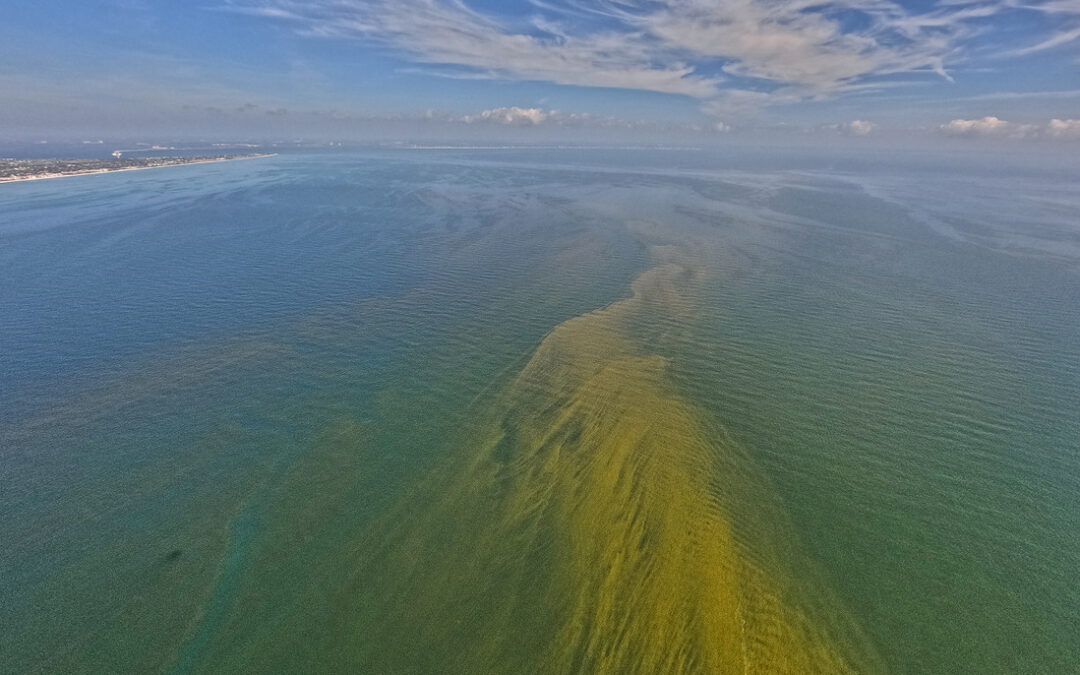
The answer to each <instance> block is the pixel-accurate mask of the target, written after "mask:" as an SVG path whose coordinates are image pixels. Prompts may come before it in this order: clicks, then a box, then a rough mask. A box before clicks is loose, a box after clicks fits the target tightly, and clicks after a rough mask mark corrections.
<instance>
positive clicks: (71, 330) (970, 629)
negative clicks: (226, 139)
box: [0, 150, 1080, 673]
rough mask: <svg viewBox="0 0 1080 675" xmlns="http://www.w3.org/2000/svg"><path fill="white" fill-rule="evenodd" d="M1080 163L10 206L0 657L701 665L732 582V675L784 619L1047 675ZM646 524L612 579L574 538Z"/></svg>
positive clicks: (917, 661)
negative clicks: (592, 375)
mask: <svg viewBox="0 0 1080 675" xmlns="http://www.w3.org/2000/svg"><path fill="white" fill-rule="evenodd" d="M1078 179H1080V170H1078V169H1076V168H1070V167H1055V169H1054V170H1053V171H1050V170H1040V169H1037V168H1033V167H1031V166H1023V165H1021V164H1020V163H1019V162H1017V163H1016V164H1015V165H1009V166H1008V167H1000V166H998V167H988V166H986V163H985V162H981V161H964V160H959V159H951V160H948V161H947V162H946V161H944V160H941V159H939V158H932V157H920V156H910V157H899V158H893V159H892V160H891V161H890V162H888V163H885V162H881V163H874V162H871V161H868V160H866V159H865V158H860V157H843V156H829V157H823V156H814V155H802V156H799V155H787V156H776V155H773V156H768V155H747V156H731V155H718V154H711V153H703V152H673V151H672V152H665V151H595V150H594V151H569V150H561V151H556V150H531V151H526V150H517V151H509V150H508V151H396V152H369V153H356V154H344V153H343V154H324V155H314V154H313V155H293V156H279V157H274V158H266V159H260V160H258V161H248V162H236V163H223V164H214V165H202V166H189V167H176V168H171V169H168V170H162V171H147V172H129V173H123V174H113V175H99V176H87V177H79V178H70V179H63V180H55V181H40V182H34V183H24V184H10V185H5V186H0V373H3V381H2V387H0V462H2V466H3V471H2V474H0V509H2V515H3V517H2V519H0V541H2V542H4V544H3V547H2V550H0V607H2V608H3V609H2V611H0V670H2V671H11V672H173V673H184V672H253V671H261V672H270V671H275V670H277V671H281V670H315V671H331V672H333V671H339V670H341V669H362V670H363V669H366V670H368V671H372V672H477V671H487V672H521V671H529V670H534V671H538V672H579V671H595V670H603V669H608V670H612V671H614V670H615V664H618V666H619V668H620V669H623V670H624V671H625V668H627V667H631V668H632V669H636V670H639V671H641V672H652V671H655V667H656V666H655V664H659V663H666V664H669V665H670V664H674V663H678V664H679V666H678V669H681V670H687V671H706V670H717V669H724V668H726V667H727V666H726V665H723V664H729V663H735V662H736V661H737V660H738V659H736V658H735V657H734V656H732V654H731V653H728V652H726V651H725V650H724V649H722V648H720V647H717V646H716V645H718V644H720V643H721V642H723V641H722V640H715V639H712V638H713V637H715V635H714V634H713V633H710V632H709V630H715V631H716V633H717V634H722V633H724V630H725V629H724V628H723V626H724V625H725V624H723V618H724V616H725V614H726V613H729V612H734V611H735V610H734V609H732V607H733V605H731V604H725V602H724V601H723V600H722V597H728V595H725V594H727V593H730V594H731V596H730V597H733V598H735V597H737V598H740V599H739V600H738V602H737V603H736V604H738V605H739V606H740V607H743V609H740V610H739V611H747V610H745V607H748V606H753V607H760V608H761V609H759V610H754V611H755V612H757V613H756V614H755V613H753V612H752V613H751V616H752V617H763V618H762V619H761V623H760V625H761V627H760V628H758V627H756V626H758V624H757V623H754V621H751V622H749V624H748V623H747V622H746V621H745V620H744V621H743V625H744V629H743V630H744V631H746V632H747V635H744V636H743V638H742V640H743V642H742V644H743V647H742V649H741V656H739V658H741V659H743V663H744V665H747V666H748V667H749V665H750V664H751V662H752V661H751V658H750V657H749V656H747V654H748V653H750V652H747V649H746V645H747V644H754V645H763V646H761V648H760V650H759V651H760V661H758V662H757V664H758V667H759V668H761V669H762V670H769V669H770V668H769V666H770V664H771V666H772V669H773V670H782V669H783V668H781V666H780V665H779V664H781V663H786V664H788V665H787V666H785V667H787V668H789V670H792V671H793V672H797V671H798V667H797V664H798V663H800V661H797V660H796V659H794V657H792V659H791V660H790V661H783V659H786V658H788V656H789V655H786V654H784V653H782V652H783V651H784V649H783V648H782V647H781V646H777V644H779V643H780V642H784V641H783V640H780V641H777V644H774V643H771V642H769V641H770V640H772V639H773V638H774V637H775V635H782V634H784V633H783V631H784V630H791V631H793V632H792V633H791V635H798V636H802V637H799V638H798V639H794V638H792V639H789V640H788V641H787V642H788V644H789V645H794V646H791V647H790V649H791V651H792V652H793V653H794V652H796V651H798V650H799V649H800V648H801V646H802V645H803V644H804V643H803V638H805V645H806V651H807V653H811V652H813V653H819V654H820V653H825V652H828V653H829V654H832V655H834V656H830V657H829V658H834V657H835V660H834V661H831V663H840V662H843V663H845V664H846V667H847V668H850V669H851V670H854V671H880V672H896V673H922V672H940V673H986V672H1009V673H1014V672H1032V673H1048V672H1052V673H1058V672H1061V673H1065V672H1075V671H1076V664H1077V663H1080V638H1078V636H1080V592H1078V591H1077V590H1076V589H1077V584H1076V583H1075V580H1076V571H1077V569H1078V568H1077V561H1078V560H1080V501H1078V498H1077V495H1080V458H1078V455H1077V449H1078V448H1080V414H1078V413H1080V309H1078V307H1080V304H1078V302H1077V300H1078V299H1080V188H1078V187H1076V186H1078V185H1080V180H1078ZM650 270H652V271H653V272H650ZM657 275H659V280H657ZM635 280H637V281H635ZM632 289H637V291H636V293H637V295H635V296H633V297H636V298H638V300H633V299H631V300H630V301H627V298H631V296H632V293H634V291H632ZM621 301H622V302H621ZM604 308H607V309H604ZM596 310H602V311H596ZM575 317H583V318H582V319H575ZM557 326H562V327H561V328H559V329H556V327H557ZM607 363H611V364H613V365H612V366H611V369H610V371H609V370H603V371H602V372H609V375H604V376H603V377H602V378H601V379H599V380H595V381H594V380H587V381H586V382H585V383H584V384H582V383H579V382H578V381H577V379H576V378H577V377H578V375H577V374H578V373H581V372H584V371H586V370H589V369H591V368H593V367H594V364H607ZM660 363H662V364H663V366H662V369H661V370H660V371H658V372H660V373H661V374H659V375H657V374H656V372H657V371H654V366H653V365H648V364H660ZM596 367H597V368H599V367H600V366H596ZM538 369H539V370H538ZM605 392H607V393H605ZM620 392H621V393H620ZM559 410H562V411H564V413H565V414H564V413H556V412H552V411H559ZM574 411H577V412H574ZM571 413H572V414H571ZM553 415H554V417H553ZM559 415H563V416H562V417H560V416H559ZM566 416H569V417H566ZM565 420H570V421H565ZM673 420H676V421H678V423H676V422H674V421H673ZM496 428H497V429H499V430H500V431H498V432H497V435H498V439H499V440H498V441H497V443H496V442H494V441H493V442H492V445H491V447H492V448H493V449H491V450H489V449H486V448H488V444H487V441H486V440H485V439H487V438H488V437H489V436H490V435H491V434H492V433H494V432H493V431H492V429H496ZM546 430H547V431H546ZM549 434H554V435H555V436H557V437H558V438H559V439H560V440H558V443H559V448H561V450H560V451H559V453H557V454H556V455H551V454H550V451H549V445H550V442H551V441H550V439H548V440H543V439H544V438H546V436H547V435H549ZM639 434H640V435H639ZM624 435H625V436H626V438H627V439H628V440H626V442H625V443H622V442H621V441H619V439H621V438H623V436H624ZM553 437H554V436H553ZM537 439H540V440H537ZM632 439H637V440H632ZM609 441H610V443H609ZM660 449H664V451H665V452H671V453H672V454H671V456H670V457H668V458H667V459H664V460H663V461H660V462H659V463H658V464H655V465H654V464H651V463H649V461H647V460H649V453H652V454H655V453H657V452H659V451H660ZM575 453H576V454H575ZM582 456H585V457H587V458H590V459H589V463H588V464H584V465H579V464H577V462H580V461H581V460H580V459H574V457H582ZM593 457H595V458H597V459H596V460H595V461H594V460H593V459H591V458H593ZM600 460H605V461H608V462H609V463H608V464H602V465H598V464H596V463H595V462H596V461H600ZM657 461H659V460H657ZM683 464H685V465H686V467H693V469H689V468H688V469H687V470H686V471H682V470H678V471H676V470H674V469H672V470H671V471H670V472H669V471H668V470H667V469H666V468H665V467H670V466H682V465H683ZM620 473H621V474H623V475H631V476H633V478H631V479H622V480H623V481H625V480H630V481H631V484H630V488H629V489H628V490H627V491H626V492H621V491H619V490H615V491H614V492H608V490H609V487H605V486H607V483H606V481H607V480H608V477H609V476H611V475H616V474H620ZM660 473H663V476H659V475H658V474H660ZM700 476H706V477H707V480H704V481H703V482H702V481H699V480H698V478H699V477H700ZM699 482H700V484H699ZM684 483H685V484H684ZM616 484H622V483H618V482H616ZM691 484H692V485H691ZM706 503H707V504H708V506H707V507H704V506H700V505H701V504H706ZM664 504H667V505H670V508H667V509H662V508H661V506H662V505H664ZM702 509H704V510H702ZM639 512H640V513H644V514H646V515H645V516H641V517H642V518H644V519H645V521H647V522H648V523H652V524H651V525H649V526H648V527H646V534H643V535H641V537H642V538H641V540H640V541H639V542H638V543H636V544H633V546H634V547H637V548H636V549H635V550H638V551H640V552H641V557H640V559H635V558H634V557H633V556H631V555H630V553H629V551H630V548H627V547H628V546H631V545H630V544H628V543H627V541H626V540H622V539H619V538H616V537H614V535H612V538H611V540H610V541H608V540H607V539H604V537H603V536H601V535H602V534H603V533H608V532H618V523H619V522H621V521H620V520H619V518H620V516H619V515H618V514H621V513H639ZM523 514H539V515H535V520H533V518H534V515H523ZM613 514H615V515H613ZM606 519H614V520H611V521H610V522H608V521H607V520H606ZM650 519H651V520H650ZM683 523H685V527H686V530H687V531H690V532H691V533H692V537H691V538H690V539H684V538H683V535H684V534H685V533H683V532H681V530H680V528H681V527H682V524H683ZM583 527H584V528H585V531H582V528H583ZM589 527H595V528H597V529H596V530H595V531H589V530H588V528H589ZM676 530H680V531H679V532H676ZM729 530H730V534H725V533H727V532H729ZM631 534H633V533H632V532H631V533H628V535H627V536H630V535H631ZM633 536H638V535H637V534H633ZM702 538H705V539H707V540H708V541H706V542H704V543H702V541H701V540H702ZM582 540H586V541H588V540H593V541H597V542H602V543H604V544H605V546H600V545H599V543H598V544H597V546H596V547H595V550H594V549H586V548H583V547H582V545H581V543H580V542H581V541H582ZM721 540H722V541H721ZM648 542H652V543H651V544H650V543H648ZM689 542H693V543H692V545H691V544H690V543H689ZM723 542H727V543H723ZM679 546H690V548H688V549H685V550H687V551H691V552H690V553H687V554H685V555H679V556H677V555H675V551H676V547H679ZM678 550H683V549H678ZM635 555H636V554H635ZM628 556H629V557H628ZM623 560H636V562H635V565H637V566H629V563H628V564H627V565H625V566H623V567H619V566H618V564H617V562H616V561H623ZM598 567H603V568H605V569H611V570H619V569H622V570H623V571H622V572H618V571H611V572H610V573H608V576H606V577H604V578H603V579H600V580H598V579H595V578H593V577H592V576H591V572H589V570H592V569H595V568H598ZM718 568H723V569H725V570H726V569H729V568H730V569H732V570H743V572H739V573H735V572H732V573H731V575H726V573H725V574H721V573H720V572H719V571H717V570H718ZM745 570H753V572H752V573H748V572H746V571H745ZM732 575H733V578H734V579H735V580H734V581H732V580H731V579H729V576H732ZM706 580H707V581H709V583H710V584H714V585H710V586H708V588H713V589H718V590H715V591H710V593H715V595H709V594H708V593H704V594H703V593H702V592H701V591H694V592H691V589H700V588H704V587H703V586H701V584H702V583H703V582H704V581H706ZM654 586H655V588H656V590H657V592H656V593H655V594H651V593H650V592H649V589H651V588H653V587H654ZM590 589H591V590H590ZM631 589H644V590H641V591H640V593H639V592H638V591H637V590H631ZM683 591H686V593H687V595H686V597H685V598H684V600H683V601H682V602H683V604H681V605H669V604H664V603H665V602H666V600H665V599H666V598H681V597H682V595H681V593H682V592H683ZM721 596H722V597H721ZM702 598H704V599H702ZM762 598H768V602H765V601H764V600H762ZM575 603H577V604H575ZM687 603H690V604H687ZM755 603H757V604H755ZM691 604H692V605H693V606H692V607H691ZM699 605H700V606H699ZM600 606H603V607H604V608H605V609H604V613H603V614H601V613H600V610H599V609H598V607H600ZM582 607H584V610H583V609H582ZM583 611H584V612H585V613H584V614H582V612H583ZM682 614H685V615H686V616H695V617H710V619H709V622H711V621H712V620H713V618H716V617H719V618H716V621H717V623H715V624H713V623H709V622H705V621H704V620H703V619H700V618H699V619H695V620H693V621H682V622H681V621H678V620H677V619H678V617H679V616H680V615H682ZM652 615H655V616H657V617H661V618H663V619H664V622H663V623H660V619H659V618H658V619H657V621H658V623H657V624H656V625H645V624H643V623H641V622H640V621H639V619H640V617H643V616H652ZM583 616H585V617H588V618H587V619H583V618H582V617H583ZM756 620H757V619H755V621H756ZM582 621H584V623H583V624H582V625H584V626H585V627H584V628H581V629H579V630H578V631H577V632H569V633H568V632H566V630H565V629H566V626H568V625H571V624H573V625H578V623H577V622H582ZM706 623H708V625H707V626H706V625H705V624H706ZM746 625H749V626H750V628H745V626H746ZM769 626H772V628H769ZM790 626H795V627H796V628H790ZM798 626H809V628H798ZM707 629H708V630H707ZM770 631H774V632H775V635H773V633H772V632H770ZM568 636H569V637H568ZM691 638H693V639H691ZM629 642H634V643H635V644H636V645H637V646H636V647H635V648H633V649H631V648H629V647H627V646H626V644H624V643H629ZM703 645H704V646H703ZM814 645H824V646H820V647H816V646H814ZM684 649H685V650H686V651H685V658H680V659H678V660H672V659H668V658H667V657H668V656H670V654H673V653H675V652H676V651H677V650H684ZM815 650H817V651H816V652H815ZM736 651H738V650H736ZM678 653H679V654H683V653H684V652H683V651H678ZM756 653H757V652H755V654H756ZM545 654H546V655H547V656H544V655H545ZM564 656H565V658H563V657H564ZM822 658H824V657H822ZM801 663H802V664H803V668H807V669H812V668H811V667H810V666H808V665H806V664H810V663H816V664H818V666H815V667H817V668H818V669H819V670H821V671H822V672H828V670H827V669H825V667H823V666H820V663H825V661H820V662H819V661H812V660H806V661H802V662H801ZM628 664H629V666H628ZM650 664H652V665H653V667H652V668H650V667H649V666H650ZM717 664H721V665H717ZM791 664H796V665H795V666H792V665H791ZM819 666H820V667H819ZM672 667H674V666H672ZM833 672H835V671H833Z"/></svg>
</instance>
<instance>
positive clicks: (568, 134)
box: [0, 0, 1080, 144]
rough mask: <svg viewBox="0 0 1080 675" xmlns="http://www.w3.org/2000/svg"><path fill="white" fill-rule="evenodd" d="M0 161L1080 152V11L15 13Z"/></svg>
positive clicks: (502, 0)
mask: <svg viewBox="0 0 1080 675" xmlns="http://www.w3.org/2000/svg"><path fill="white" fill-rule="evenodd" d="M5 5H6V6H5V7H3V8H2V9H0V138H7V139H31V138H37V137H41V138H59V137H63V138H69V139H71V138H77V137H82V136H85V137H86V139H87V140H93V139H95V138H97V137H99V136H111V137H116V136H120V135H127V136H133V135H144V136H147V135H152V134H158V135H161V136H162V137H163V138H164V137H170V138H171V137H177V138H179V137H187V136H214V137H222V138H225V137H230V138H269V137H280V138H303V137H311V138H316V137H318V138H328V139H332V138H341V139H345V140H357V139H360V140H365V139H366V140H371V139H379V138H386V139H390V138H408V137H430V138H437V137H440V136H445V137H447V138H450V139H457V140H459V141H460V140H465V141H474V142H480V141H483V140H485V139H495V140H506V139H522V140H524V141H528V140H530V139H531V140H536V141H549V140H557V139H559V138H566V139H571V140H574V139H576V140H578V141H581V140H587V139H603V140H607V141H613V142H627V143H629V142H634V141H635V140H642V141H649V142H655V141H656V140H657V139H663V138H669V137H670V138H683V139H687V138H688V139H695V138H697V139H706V138H707V139H713V140H715V139H728V138H736V137H759V138H760V137H769V138H784V137H806V138H821V139H828V138H845V139H849V140H855V139H860V138H872V137H885V138H894V139H907V138H922V139H924V140H926V139H930V140H933V139H939V138H946V137H947V138H952V139H982V140H994V141H998V142H1013V143H1040V142H1041V143H1044V144H1050V143H1054V144H1057V143H1060V142H1066V141H1080V0H977V1H968V0H906V1H904V2H897V1H893V0H837V1H835V2H827V3H821V2H820V1H815V0H185V1H179V0H12V2H9V3H5Z"/></svg>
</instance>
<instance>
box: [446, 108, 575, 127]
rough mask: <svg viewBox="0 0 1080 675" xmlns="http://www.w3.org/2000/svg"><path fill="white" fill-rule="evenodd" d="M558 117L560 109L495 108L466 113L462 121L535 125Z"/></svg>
mask: <svg viewBox="0 0 1080 675" xmlns="http://www.w3.org/2000/svg"><path fill="white" fill-rule="evenodd" d="M556 117H558V111H548V110H542V109H541V108H519V107H517V106H511V107H509V108H493V109H491V110H485V111H483V112H481V113H480V114H478V115H465V116H464V117H462V118H461V121H462V122H467V123H469V124H471V123H473V122H492V123H495V124H507V125H513V126H533V125H536V124H542V123H544V122H546V121H548V120H551V119H554V118H556Z"/></svg>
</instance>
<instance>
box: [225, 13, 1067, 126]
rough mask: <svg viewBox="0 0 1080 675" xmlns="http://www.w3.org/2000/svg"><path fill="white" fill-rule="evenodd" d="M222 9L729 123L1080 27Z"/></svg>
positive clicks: (441, 64)
mask: <svg viewBox="0 0 1080 675" xmlns="http://www.w3.org/2000/svg"><path fill="white" fill-rule="evenodd" d="M221 1H222V2H224V3H226V4H225V8H226V9H229V10H232V11H237V12H242V13H245V14H249V15H254V16H260V17H265V18H267V19H272V20H276V21H285V22H290V23H291V24H292V25H293V26H294V27H295V29H296V30H297V31H298V32H300V33H301V34H304V35H309V36H319V37H333V38H344V39H358V40H363V41H365V42H366V43H368V44H373V45H378V46H384V47H389V48H392V49H395V50H397V51H399V52H402V53H405V54H407V55H409V56H410V57H411V58H412V59H413V60H414V61H415V62H417V63H422V64H427V67H428V68H429V69H433V70H436V71H437V70H438V69H439V68H452V69H453V70H448V71H447V73H448V75H447V76H452V77H493V78H495V77H499V78H510V79H525V80H538V81H547V82H554V83H558V84H566V85H581V86H591V87H617V88H627V89H639V90H647V91H654V92H662V93H668V94H680V95H685V96H690V97H693V98H697V99H700V100H702V101H703V102H704V103H705V105H703V109H704V110H705V111H706V112H710V113H713V114H716V115H718V116H724V117H727V116H730V115H733V114H746V113H747V112H750V111H752V110H754V109H756V108H760V107H762V106H765V105H776V104H786V103H793V102H799V101H806V100H816V99H820V98H825V97H829V96H835V95H837V94H840V93H844V92H850V91H854V90H857V89H862V88H866V87H868V86H871V85H873V84H874V83H880V81H881V78H882V77H883V76H889V75H897V74H901V73H918V72H923V73H934V74H937V75H939V76H941V77H945V78H949V75H948V72H947V65H948V64H947V60H948V59H950V58H959V56H957V55H960V54H963V53H964V49H963V47H964V45H965V43H966V41H967V40H969V39H970V38H973V37H975V36H977V35H980V34H981V33H980V31H984V30H985V29H986V26H985V23H982V24H980V22H985V19H986V18H987V17H991V16H994V15H997V14H1001V13H1005V12H1019V11H1025V12H1041V13H1044V14H1047V15H1053V16H1054V17H1055V18H1056V19H1058V20H1059V21H1058V26H1059V28H1058V32H1057V33H1055V34H1053V35H1050V36H1034V37H1037V38H1041V39H1042V41H1041V42H1039V43H1037V44H1036V45H1035V46H1034V47H1025V48H1024V50H1027V51H1035V50H1041V49H1048V48H1050V47H1053V46H1056V45H1059V44H1063V43H1064V42H1067V41H1070V40H1071V39H1073V38H1075V37H1076V30H1075V29H1074V28H1073V27H1071V25H1070V24H1068V22H1069V21H1073V20H1074V19H1075V18H1077V17H1080V2H1078V1H1077V0H1046V1H1044V2H1039V1H1038V0H1025V1H1024V2H1020V0H940V1H939V2H938V4H936V5H935V6H933V7H931V8H930V9H928V10H925V11H914V10H911V9H907V8H905V7H904V6H902V5H901V4H899V3H898V2H896V1H895V0H830V1H829V2H820V1H819V0H533V2H532V5H533V8H534V12H533V14H532V16H531V17H529V18H524V17H518V18H516V19H513V20H510V19H506V18H500V17H502V16H503V15H497V14H494V13H492V12H484V11H480V10H478V9H474V8H473V7H471V6H470V5H469V4H467V0H221ZM1021 51H1023V50H1021ZM462 69H464V70H462ZM751 83H754V84H752V85H751ZM758 84H760V85H761V86H758Z"/></svg>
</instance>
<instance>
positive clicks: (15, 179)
mask: <svg viewBox="0 0 1080 675" xmlns="http://www.w3.org/2000/svg"><path fill="white" fill-rule="evenodd" d="M277 155H278V153H276V152H271V153H266V154H258V155H242V156H239V157H211V158H206V159H193V160H191V161H187V162H176V163H175V164H158V165H155V166H126V167H122V168H119V169H110V168H102V169H85V170H80V171H71V172H65V173H48V174H34V175H29V176H0V184H2V183H24V182H27V181H33V180H51V179H54V178H70V177H72V176H92V175H95V174H102V173H120V172H121V171H146V170H149V169H169V168H172V167H177V166H190V165H192V164H213V163H216V162H236V161H239V160H242V159H263V158H266V157H277Z"/></svg>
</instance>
